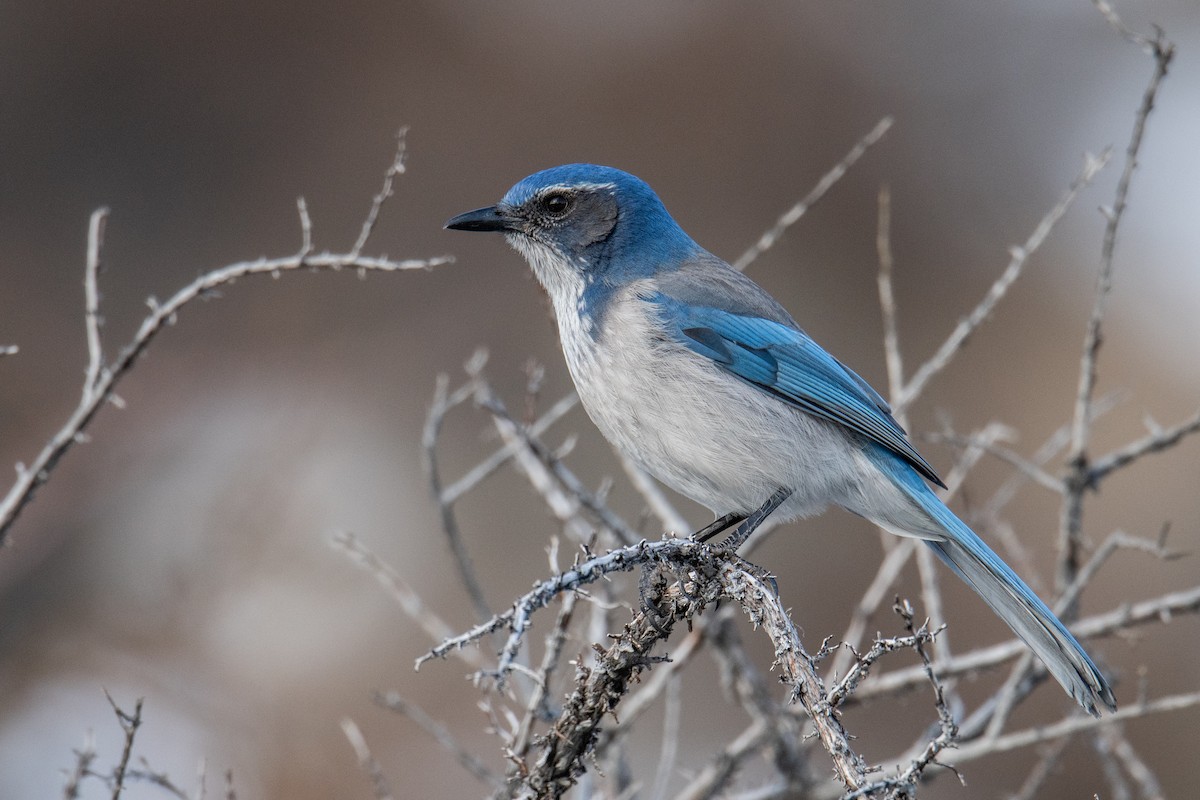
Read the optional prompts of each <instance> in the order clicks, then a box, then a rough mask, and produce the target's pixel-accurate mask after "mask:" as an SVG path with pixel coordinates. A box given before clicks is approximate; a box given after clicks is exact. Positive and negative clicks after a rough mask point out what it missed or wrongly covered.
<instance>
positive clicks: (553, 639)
mask: <svg viewBox="0 0 1200 800" xmlns="http://www.w3.org/2000/svg"><path fill="white" fill-rule="evenodd" d="M576 598H577V595H575V594H570V593H568V594H566V595H564V596H563V602H562V607H561V608H560V609H559V610H558V619H556V620H555V621H554V628H553V629H552V630H551V631H550V634H549V636H547V637H546V650H545V652H544V653H543V654H542V665H541V667H539V668H538V671H537V680H536V681H535V682H534V689H533V691H532V692H530V694H529V701H528V702H527V703H526V704H525V715H524V716H523V717H521V726H520V728H518V729H517V735H516V739H515V742H514V743H513V746H512V755H511V758H513V759H514V760H519V759H522V758H524V757H525V754H526V753H528V752H529V744H530V741H531V740H530V735H531V734H532V733H533V726H534V724H536V722H537V720H538V717H539V716H541V715H542V714H543V713H544V712H545V704H546V698H547V697H549V695H550V680H551V677H552V676H553V675H554V672H555V671H556V670H557V669H558V664H559V660H560V659H561V658H562V651H563V646H564V645H565V644H566V641H567V631H568V629H569V628H570V625H571V617H572V615H573V614H574V613H575V602H576Z"/></svg>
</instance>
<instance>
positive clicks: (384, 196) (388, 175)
mask: <svg viewBox="0 0 1200 800" xmlns="http://www.w3.org/2000/svg"><path fill="white" fill-rule="evenodd" d="M407 138H408V127H407V126H405V127H403V128H401V129H400V131H399V132H398V133H397V134H396V154H395V156H393V158H392V165H391V166H390V167H388V169H387V172H385V173H384V174H383V187H382V188H381V189H380V190H379V194H377V195H375V198H374V199H373V200H372V201H371V208H370V210H368V211H367V217H366V219H365V220H363V224H362V230H361V231H360V232H359V234H358V239H356V240H355V242H354V246H353V247H351V248H350V257H351V258H358V256H359V254H360V253H362V251H363V248H364V247H366V246H367V240H368V239H370V238H371V233H372V232H373V231H374V230H375V223H376V221H378V219H379V210H380V209H381V208H383V204H384V203H386V202H387V200H388V198H389V197H391V196H392V194H393V192H394V189H393V184H394V183H395V181H396V176H397V175H403V174H404V160H405V155H406V152H407V147H406V143H407Z"/></svg>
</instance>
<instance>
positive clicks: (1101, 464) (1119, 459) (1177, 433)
mask: <svg viewBox="0 0 1200 800" xmlns="http://www.w3.org/2000/svg"><path fill="white" fill-rule="evenodd" d="M1197 432H1200V412H1198V413H1197V414H1196V415H1195V416H1193V417H1191V418H1189V419H1187V420H1184V421H1183V422H1181V423H1179V424H1178V425H1176V426H1175V427H1173V428H1168V429H1166V430H1160V431H1154V432H1152V433H1151V434H1149V435H1148V436H1144V437H1142V438H1141V439H1138V440H1136V441H1133V442H1130V443H1129V444H1127V445H1125V446H1124V447H1121V448H1118V449H1117V450H1114V451H1113V452H1111V453H1109V454H1107V455H1105V456H1101V457H1100V458H1097V459H1096V460H1095V461H1093V462H1092V465H1091V468H1090V470H1089V473H1088V476H1089V480H1090V481H1091V485H1092V486H1096V485H1097V484H1099V483H1100V481H1102V480H1104V479H1105V478H1107V477H1108V476H1109V475H1110V474H1111V473H1113V472H1116V471H1117V470H1119V469H1122V468H1123V467H1127V466H1129V465H1130V464H1132V463H1133V462H1135V461H1137V460H1138V459H1139V458H1141V457H1143V456H1147V455H1151V454H1153V453H1160V452H1162V451H1163V450H1166V449H1168V448H1171V447H1174V446H1175V445H1176V444H1178V443H1179V442H1180V441H1181V440H1182V439H1183V438H1184V437H1185V436H1190V435H1191V434H1193V433H1197Z"/></svg>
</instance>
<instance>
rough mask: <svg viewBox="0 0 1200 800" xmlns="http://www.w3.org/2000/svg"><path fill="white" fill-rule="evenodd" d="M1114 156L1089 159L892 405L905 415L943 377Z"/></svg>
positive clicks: (895, 397)
mask: <svg viewBox="0 0 1200 800" xmlns="http://www.w3.org/2000/svg"><path fill="white" fill-rule="evenodd" d="M1110 156H1111V152H1110V151H1109V150H1105V151H1104V152H1103V153H1101V154H1100V155H1099V157H1096V156H1092V155H1090V154H1089V155H1088V156H1087V157H1086V158H1085V159H1084V164H1083V169H1082V170H1081V171H1080V173H1079V174H1078V175H1077V176H1076V177H1075V180H1073V181H1071V185H1070V187H1069V188H1068V189H1067V191H1066V192H1065V193H1064V194H1063V196H1062V197H1061V198H1060V199H1059V201H1058V202H1057V203H1056V204H1055V205H1054V207H1053V208H1051V209H1050V210H1049V211H1048V212H1046V215H1045V216H1043V217H1042V219H1041V221H1039V222H1038V224H1037V226H1036V227H1035V228H1034V229H1033V233H1031V234H1030V235H1029V238H1028V239H1026V240H1025V243H1024V244H1023V245H1021V246H1019V247H1013V248H1011V250H1010V251H1009V256H1010V258H1009V262H1008V266H1007V267H1006V268H1005V270H1004V272H1002V273H1000V277H998V278H996V280H995V282H994V283H993V284H992V285H991V287H990V288H989V289H988V291H987V293H986V294H985V295H984V296H983V299H981V300H980V301H979V304H978V305H976V306H975V308H973V309H971V313H969V314H968V315H967V316H965V317H963V318H962V320H960V321H959V323H958V325H956V326H955V328H954V330H952V331H951V332H950V335H949V336H947V337H946V340H945V341H944V342H942V345H941V346H940V347H939V348H938V349H937V352H935V353H934V354H933V355H932V356H930V358H929V360H928V361H926V362H925V363H924V364H922V365H921V366H920V367H919V368H918V369H917V371H916V372H915V373H913V376H912V377H911V378H909V380H908V383H907V384H906V385H905V386H904V389H903V390H902V391H900V392H898V393H897V394H895V395H893V397H892V405H893V407H895V408H896V409H897V410H900V411H903V410H904V409H906V408H908V407H909V406H910V405H912V403H913V401H914V400H916V399H917V398H918V397H919V396H920V395H921V392H922V391H924V389H925V385H926V384H927V383H929V381H930V380H931V379H932V378H933V377H934V376H936V375H937V374H938V373H940V372H941V371H942V370H943V369H945V368H946V366H947V365H948V364H949V363H950V362H951V360H953V358H954V356H956V355H957V354H958V353H959V351H960V350H962V347H963V345H964V344H965V343H966V341H967V339H968V338H970V336H971V334H973V333H974V332H975V331H976V330H977V329H978V328H979V326H980V325H982V324H983V323H984V321H986V320H987V318H988V317H989V316H990V315H991V313H992V311H993V310H994V309H995V308H996V306H997V305H998V304H999V303H1000V301H1001V300H1003V299H1004V296H1005V295H1006V294H1007V293H1008V290H1009V288H1010V287H1011V286H1012V285H1013V283H1014V282H1015V281H1016V280H1017V278H1019V277H1020V276H1021V273H1022V271H1023V270H1024V267H1025V264H1026V263H1027V262H1028V261H1029V258H1030V256H1032V255H1033V254H1034V253H1035V252H1037V249H1038V248H1039V247H1041V246H1042V242H1044V241H1045V240H1046V237H1047V236H1049V235H1050V232H1051V231H1052V230H1054V226H1055V224H1056V223H1057V222H1058V221H1059V219H1061V218H1062V216H1063V214H1065V213H1067V209H1069V208H1070V207H1071V205H1072V204H1073V203H1074V202H1075V198H1076V197H1077V196H1078V195H1079V193H1080V192H1081V191H1083V189H1084V187H1086V186H1087V185H1088V184H1089V183H1091V182H1092V179H1093V178H1094V177H1095V176H1096V173H1098V172H1099V171H1100V170H1101V169H1103V168H1104V165H1105V164H1107V163H1108V160H1109V157H1110Z"/></svg>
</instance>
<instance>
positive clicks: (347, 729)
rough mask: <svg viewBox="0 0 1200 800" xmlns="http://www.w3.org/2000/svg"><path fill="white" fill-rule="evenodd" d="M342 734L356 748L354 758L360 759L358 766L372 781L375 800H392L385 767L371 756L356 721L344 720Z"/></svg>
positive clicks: (346, 718)
mask: <svg viewBox="0 0 1200 800" xmlns="http://www.w3.org/2000/svg"><path fill="white" fill-rule="evenodd" d="M342 733H344V734H346V740H347V741H349V742H350V746H351V747H352V748H354V756H355V758H357V759H358V765H359V766H360V767H362V770H363V772H365V773H367V776H368V777H370V779H371V786H372V788H373V789H374V790H375V800H392V798H393V795H392V787H391V784H390V783H389V782H388V779H387V776H386V775H384V774H383V767H381V766H380V765H379V762H378V761H377V760H376V759H375V756H373V755H371V749H370V748H369V747H367V739H366V737H365V736H363V735H362V731H361V730H359V728H358V725H357V724H356V723H355V722H354V720H352V719H350V718H349V717H343V718H342Z"/></svg>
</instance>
